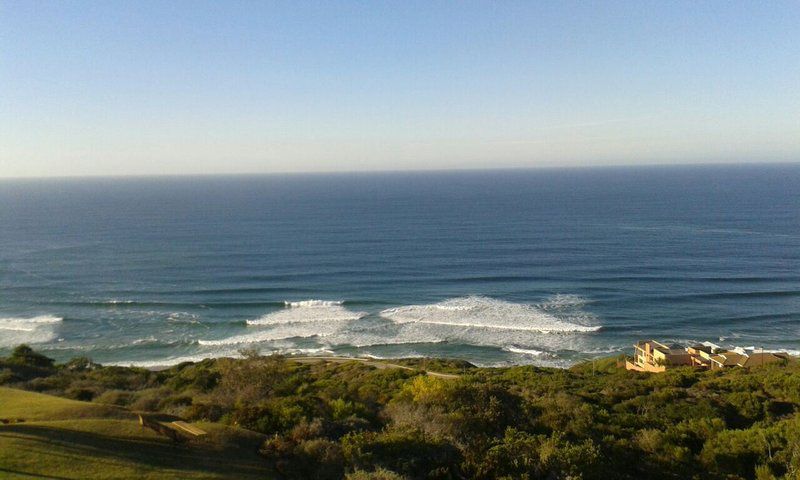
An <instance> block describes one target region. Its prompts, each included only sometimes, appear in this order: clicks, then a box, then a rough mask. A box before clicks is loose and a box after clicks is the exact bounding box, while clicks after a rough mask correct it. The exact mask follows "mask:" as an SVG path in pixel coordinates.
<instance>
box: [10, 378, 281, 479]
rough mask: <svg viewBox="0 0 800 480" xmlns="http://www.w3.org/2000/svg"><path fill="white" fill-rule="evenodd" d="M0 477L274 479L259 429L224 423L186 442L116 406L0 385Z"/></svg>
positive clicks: (206, 425) (211, 425) (210, 426)
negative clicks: (5, 421)
mask: <svg viewBox="0 0 800 480" xmlns="http://www.w3.org/2000/svg"><path fill="white" fill-rule="evenodd" d="M0 418H13V419H24V420H25V421H24V422H20V423H11V424H8V425H0V478H54V479H128V478H141V479H228V478H230V479H234V478H235V479H249V478H253V479H255V478H259V479H264V478H271V477H273V476H274V475H272V474H271V473H270V471H268V470H267V466H266V462H265V461H264V460H263V459H261V458H260V457H259V456H258V454H257V449H258V445H259V444H260V443H261V442H262V441H263V437H262V436H261V435H259V434H256V433H253V432H249V431H246V430H242V429H235V428H230V427H226V426H223V425H219V424H211V423H204V424H201V425H199V426H200V427H201V428H203V429H204V430H206V431H208V432H209V434H208V435H207V436H204V437H201V438H200V439H197V440H192V441H190V442H187V443H184V444H174V443H173V442H172V441H171V440H169V439H167V438H165V437H162V436H160V435H158V434H156V433H155V432H153V431H151V430H149V429H145V428H142V427H141V426H140V425H139V423H138V420H137V418H136V416H135V415H133V414H131V413H130V412H127V411H125V410H123V409H119V408H114V407H110V406H103V405H96V404H91V403H85V402H77V401H74V400H67V399H62V398H57V397H52V396H49V395H42V394H38V393H32V392H25V391H21V390H14V389H9V388H0Z"/></svg>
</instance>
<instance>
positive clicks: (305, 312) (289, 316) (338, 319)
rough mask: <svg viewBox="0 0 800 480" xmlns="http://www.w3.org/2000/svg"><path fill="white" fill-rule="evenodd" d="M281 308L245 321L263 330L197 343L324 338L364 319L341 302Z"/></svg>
mask: <svg viewBox="0 0 800 480" xmlns="http://www.w3.org/2000/svg"><path fill="white" fill-rule="evenodd" d="M285 304H286V308H284V309H282V310H278V311H277V312H271V313H268V314H266V315H264V316H262V317H260V318H257V319H255V320H248V321H247V325H248V326H251V327H263V329H258V330H254V331H251V332H248V333H245V334H241V335H234V336H232V337H228V338H223V339H219V340H199V341H198V343H199V344H200V345H238V344H246V343H261V342H269V341H274V340H282V339H287V338H295V337H301V338H310V337H316V336H326V335H331V334H333V333H335V332H337V331H339V330H341V329H342V328H344V327H345V326H346V325H347V324H348V323H349V322H351V321H353V320H358V319H360V318H362V317H364V316H365V315H366V313H364V312H353V311H351V310H348V309H346V308H344V307H343V306H342V302H332V301H326V300H305V301H301V302H285Z"/></svg>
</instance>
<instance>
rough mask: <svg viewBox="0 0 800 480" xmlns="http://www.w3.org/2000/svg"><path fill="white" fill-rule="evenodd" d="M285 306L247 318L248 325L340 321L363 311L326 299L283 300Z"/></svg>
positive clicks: (352, 317)
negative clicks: (250, 318)
mask: <svg viewBox="0 0 800 480" xmlns="http://www.w3.org/2000/svg"><path fill="white" fill-rule="evenodd" d="M284 303H285V305H286V308H284V309H282V310H278V311H277V312H272V313H268V314H266V315H264V316H262V317H260V318H257V319H255V320H248V321H247V324H248V325H277V324H282V323H299V322H314V323H320V322H342V321H348V320H358V319H359V318H362V317H364V316H365V315H366V314H365V313H364V312H353V311H351V310H348V309H346V308H344V307H343V306H342V302H333V301H327V300H304V301H301V302H284Z"/></svg>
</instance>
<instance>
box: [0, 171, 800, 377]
mask: <svg viewBox="0 0 800 480" xmlns="http://www.w3.org/2000/svg"><path fill="white" fill-rule="evenodd" d="M644 338H655V339H659V340H663V341H674V342H681V343H690V342H697V341H712V342H714V343H717V344H720V345H723V346H755V347H757V348H765V349H782V350H789V351H792V352H795V353H797V352H798V350H800V165H759V166H754V165H751V166H744V165H743V166H730V165H729V166H682V167H624V168H623V167H607V168H580V169H540V170H503V171H500V170H498V171H474V172H473V171H471V172H433V173H431V172H424V173H423V172H417V173H370V174H313V175H312V174H309V175H268V176H267V175H265V176H219V177H174V178H158V177H154V178H91V179H37V180H21V179H15V180H0V355H2V354H7V353H8V352H9V351H10V350H11V349H12V348H13V347H14V346H15V345H17V344H19V343H27V344H29V345H31V346H32V347H34V348H36V349H37V350H40V351H42V352H43V353H45V354H46V355H48V356H51V357H53V358H56V359H59V360H64V359H68V358H71V357H75V356H89V357H91V358H93V359H94V360H95V361H98V362H101V363H112V364H124V365H128V364H137V365H143V366H153V365H163V364H173V363H178V362H181V361H186V360H198V359H201V358H207V357H217V356H229V355H236V354H237V353H238V352H240V351H242V350H243V349H258V350H260V351H261V352H262V353H265V354H266V353H271V352H277V353H282V354H287V355H291V354H305V355H309V354H311V355H343V356H370V357H378V358H392V357H412V356H414V357H416V356H435V357H450V358H460V359H465V360H468V361H470V362H473V363H475V364H477V365H513V364H537V365H552V366H568V365H570V364H572V363H574V362H576V361H580V360H584V359H590V358H595V357H600V356H609V355H616V354H619V353H623V352H630V351H631V349H632V347H631V345H632V343H634V342H635V341H636V340H638V339H644Z"/></svg>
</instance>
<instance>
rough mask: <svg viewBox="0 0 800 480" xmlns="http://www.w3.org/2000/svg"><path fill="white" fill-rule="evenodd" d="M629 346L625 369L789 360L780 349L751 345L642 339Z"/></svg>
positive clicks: (659, 369)
mask: <svg viewBox="0 0 800 480" xmlns="http://www.w3.org/2000/svg"><path fill="white" fill-rule="evenodd" d="M633 349H634V350H633V358H632V359H629V360H627V361H626V362H625V368H626V369H628V370H636V371H639V372H655V373H657V372H663V371H665V370H667V369H669V368H675V367H680V366H692V367H695V368H700V369H707V370H717V369H721V368H727V367H754V366H760V365H766V364H769V363H775V362H787V361H789V360H791V359H792V357H791V356H790V355H789V354H787V353H783V352H764V351H763V350H760V351H756V349H755V348H749V349H746V348H734V349H733V350H726V349H723V348H721V347H719V346H717V345H714V344H712V343H709V342H704V343H702V344H699V345H693V346H691V347H683V346H681V345H676V344H672V345H665V344H663V343H660V342H657V341H655V340H642V341H639V342H637V343H636V344H635V345H634V346H633Z"/></svg>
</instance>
